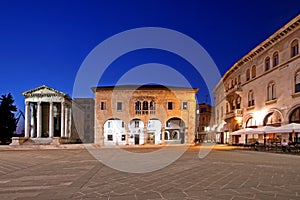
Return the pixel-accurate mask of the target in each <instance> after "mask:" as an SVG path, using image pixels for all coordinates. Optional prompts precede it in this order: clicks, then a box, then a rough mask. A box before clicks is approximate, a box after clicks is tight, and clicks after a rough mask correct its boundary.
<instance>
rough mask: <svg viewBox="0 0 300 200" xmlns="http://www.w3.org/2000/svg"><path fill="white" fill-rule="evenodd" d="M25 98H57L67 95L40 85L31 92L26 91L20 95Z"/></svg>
mask: <svg viewBox="0 0 300 200" xmlns="http://www.w3.org/2000/svg"><path fill="white" fill-rule="evenodd" d="M22 94H23V95H24V96H25V97H34V96H36V97H42V96H48V97H49V96H59V97H67V98H68V95H67V94H65V93H63V92H60V91H58V90H55V89H53V88H50V87H48V86H46V85H42V86H40V87H37V88H34V89H32V90H28V91H26V92H23V93H22Z"/></svg>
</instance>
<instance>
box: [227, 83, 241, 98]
mask: <svg viewBox="0 0 300 200" xmlns="http://www.w3.org/2000/svg"><path fill="white" fill-rule="evenodd" d="M225 92H226V95H229V94H231V93H237V94H239V93H240V92H242V86H241V84H237V85H235V86H233V87H231V88H229V89H228V90H226V91H225Z"/></svg>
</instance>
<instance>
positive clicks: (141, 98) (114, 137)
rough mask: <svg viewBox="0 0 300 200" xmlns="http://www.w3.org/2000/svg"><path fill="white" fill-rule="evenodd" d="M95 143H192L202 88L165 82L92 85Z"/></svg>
mask: <svg viewBox="0 0 300 200" xmlns="http://www.w3.org/2000/svg"><path fill="white" fill-rule="evenodd" d="M92 90H93V92H94V94H95V123H94V126H95V129H94V134H95V136H94V138H95V144H100V145H143V144H190V143H192V142H193V139H194V134H195V126H196V124H195V122H196V98H195V95H196V93H197V91H198V89H192V88H183V87H165V86H161V85H144V86H135V85H124V86H103V87H95V88H92Z"/></svg>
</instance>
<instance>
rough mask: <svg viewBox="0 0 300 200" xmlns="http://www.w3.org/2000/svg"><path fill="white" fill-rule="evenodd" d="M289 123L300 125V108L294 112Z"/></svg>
mask: <svg viewBox="0 0 300 200" xmlns="http://www.w3.org/2000/svg"><path fill="white" fill-rule="evenodd" d="M289 123H300V107H298V108H296V109H295V110H293V112H292V113H291V115H290V118H289Z"/></svg>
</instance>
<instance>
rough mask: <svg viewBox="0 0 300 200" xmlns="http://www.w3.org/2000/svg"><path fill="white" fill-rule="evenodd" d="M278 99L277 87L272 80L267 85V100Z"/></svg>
mask: <svg viewBox="0 0 300 200" xmlns="http://www.w3.org/2000/svg"><path fill="white" fill-rule="evenodd" d="M274 99H276V87H275V83H274V82H270V83H269V84H268V87H267V100H268V101H270V100H274Z"/></svg>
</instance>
